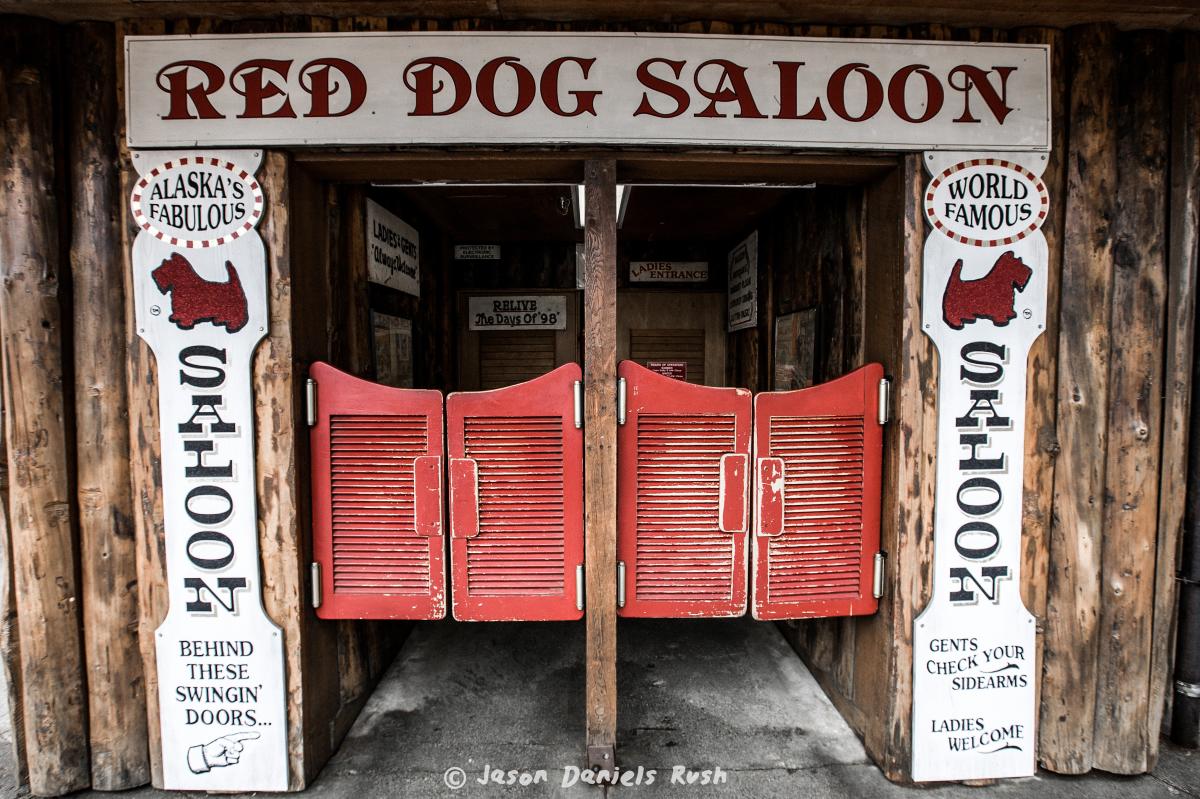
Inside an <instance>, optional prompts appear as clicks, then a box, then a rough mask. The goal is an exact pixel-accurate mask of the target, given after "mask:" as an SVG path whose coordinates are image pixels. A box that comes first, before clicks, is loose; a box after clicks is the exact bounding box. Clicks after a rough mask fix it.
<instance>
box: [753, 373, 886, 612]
mask: <svg viewBox="0 0 1200 799" xmlns="http://www.w3.org/2000/svg"><path fill="white" fill-rule="evenodd" d="M882 380H883V367H882V366H881V365H879V364H877V363H875V364H868V365H866V366H864V367H862V368H861V369H858V370H856V371H854V372H851V373H850V374H848V375H845V376H844V377H840V378H838V379H836V380H832V381H830V382H828V383H823V384H821V385H819V386H813V387H811V388H806V389H801V390H799V391H783V392H774V393H765V394H758V395H757V396H755V398H754V453H755V480H756V486H755V506H756V507H755V511H756V512H755V524H754V528H755V530H754V533H755V534H754V601H753V605H752V611H753V615H754V618H756V619H763V620H768V619H801V618H817V617H825V616H856V615H862V614H869V613H874V612H875V611H876V609H877V608H878V606H879V600H878V599H877V598H876V596H875V558H876V554H877V553H878V551H879V503H880V487H881V486H880V480H881V475H880V472H881V466H882V459H883V433H882V422H881V420H880V414H879V407H880V404H879V403H880V385H881V381H882Z"/></svg>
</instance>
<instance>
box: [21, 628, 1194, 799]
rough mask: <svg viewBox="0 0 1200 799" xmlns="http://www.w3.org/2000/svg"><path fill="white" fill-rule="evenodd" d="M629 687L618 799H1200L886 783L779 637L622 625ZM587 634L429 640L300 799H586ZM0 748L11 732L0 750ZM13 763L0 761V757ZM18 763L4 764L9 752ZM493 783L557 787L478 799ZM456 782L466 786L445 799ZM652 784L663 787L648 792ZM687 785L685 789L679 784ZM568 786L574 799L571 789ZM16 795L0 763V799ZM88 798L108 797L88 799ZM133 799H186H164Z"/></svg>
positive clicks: (1148, 785)
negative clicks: (627, 777) (625, 772)
mask: <svg viewBox="0 0 1200 799" xmlns="http://www.w3.org/2000/svg"><path fill="white" fill-rule="evenodd" d="M617 640H618V642H619V657H620V663H619V665H618V675H619V676H618V680H619V688H620V692H619V696H620V704H619V708H618V718H619V720H620V735H619V739H620V741H621V744H620V748H619V750H618V761H619V762H620V763H621V764H622V767H623V768H627V769H632V770H633V773H634V777H635V778H636V776H637V768H638V767H639V766H640V767H642V769H643V772H642V774H643V784H641V785H633V786H630V787H623V788H616V789H611V790H609V791H608V792H607V793H608V795H610V796H613V797H621V796H626V797H641V796H645V797H709V796H711V797H755V799H768V798H769V797H789V799H791V798H793V797H806V798H807V797H813V798H814V799H815V798H816V797H848V798H849V797H853V799H858V798H859V797H872V798H873V797H880V798H881V799H891V798H893V797H904V799H946V798H951V797H953V798H958V797H962V798H964V799H965V797H971V799H978V797H981V796H987V797H989V799H990V798H991V797H1012V798H1014V799H1016V798H1018V797H1020V798H1022V799H1024V798H1025V797H1029V799H1033V798H1034V797H1036V798H1037V799H1045V797H1063V798H1064V799H1085V798H1087V799H1091V798H1092V797H1101V798H1106V797H1112V799H1139V798H1141V797H1145V798H1146V799H1158V798H1159V797H1196V798H1197V799H1200V753H1196V752H1186V751H1184V750H1179V749H1175V748H1172V747H1170V746H1169V745H1167V744H1164V745H1163V757H1162V759H1161V762H1160V764H1159V767H1158V768H1157V769H1156V771H1155V773H1154V774H1153V775H1149V776H1144V777H1134V778H1120V777H1112V776H1109V775H1104V774H1095V773H1093V774H1091V775H1088V776H1085V777H1077V778H1067V777H1056V776H1054V775H1049V774H1043V775H1040V776H1038V777H1033V778H1030V779H1026V780H1017V781H1010V782H1006V783H1003V784H1001V785H995V786H991V787H987V788H968V787H964V786H959V785H952V786H944V787H939V788H932V789H931V788H905V787H900V786H896V785H892V784H891V783H889V782H887V781H886V780H885V779H884V778H883V777H882V776H881V775H880V774H879V772H878V770H877V769H876V768H875V767H874V766H873V765H871V764H870V762H869V761H868V760H867V757H866V755H865V753H864V752H863V749H862V746H861V744H860V743H859V741H858V739H857V738H856V737H855V736H854V734H853V733H852V732H851V731H850V729H849V728H848V727H847V726H846V725H845V723H844V722H843V721H842V720H841V717H840V716H839V715H838V714H837V712H836V711H835V710H834V709H833V707H832V705H830V703H829V701H828V700H827V699H826V698H825V696H824V694H823V693H822V692H821V691H820V689H819V688H818V687H817V685H816V683H815V682H814V681H813V679H812V677H811V676H810V675H809V674H808V672H807V670H806V669H805V668H804V667H803V665H802V664H801V662H800V660H799V659H798V658H797V657H796V656H795V654H793V652H792V651H791V649H790V648H789V647H788V646H787V644H786V642H785V641H784V640H783V638H782V637H781V636H780V635H779V633H778V632H777V631H776V630H775V627H774V626H773V625H771V624H761V623H757V622H753V621H751V620H749V619H742V620H732V621H731V620H719V621H715V620H714V621H622V622H621V624H620V626H619V629H618V639H617ZM583 644H584V642H583V625H582V624H458V623H454V622H439V623H434V624H422V625H418V626H417V628H416V630H415V631H414V632H413V634H412V636H411V637H410V638H409V640H408V641H407V643H406V644H405V646H404V648H403V650H402V651H401V653H400V655H399V657H398V658H397V659H396V662H395V663H393V664H392V666H391V668H390V670H389V671H388V673H387V675H386V676H385V677H384V680H383V682H382V683H381V684H380V686H379V689H378V690H377V691H376V692H375V694H374V696H373V697H372V698H371V700H370V701H369V702H368V704H367V706H366V708H365V709H364V711H363V713H362V714H361V716H360V717H359V719H358V721H357V723H356V724H355V726H354V728H353V729H352V730H351V732H350V735H349V736H348V737H347V739H346V742H345V743H344V744H343V746H342V748H341V750H340V751H339V752H338V753H337V755H336V756H335V757H334V758H333V760H332V761H331V762H330V763H329V765H328V766H327V767H326V768H325V770H324V771H323V772H322V774H321V776H320V778H319V779H318V780H317V781H316V782H315V784H314V785H313V786H312V787H310V788H309V790H308V791H306V792H305V795H306V796H310V797H321V798H322V799H374V797H404V798H405V799H407V798H408V797H415V798H417V799H423V798H424V797H452V796H473V797H493V796H497V797H499V796H504V797H517V796H520V797H543V796H546V797H549V796H555V797H559V796H561V797H581V796H586V797H591V798H592V799H602V797H603V796H604V795H605V792H604V791H602V790H600V789H597V788H595V787H593V786H590V785H586V784H584V783H583V782H582V781H581V780H577V781H574V782H572V779H573V778H577V774H578V772H577V771H576V770H575V769H576V767H578V766H579V764H580V763H581V761H582V751H581V749H582V740H583V726H584V717H583V707H582V697H583V649H584V645H583ZM3 735H4V731H3V730H0V737H2V736H3ZM0 748H4V747H0ZM5 751H7V750H5ZM485 766H486V767H488V768H492V769H497V768H498V769H501V770H505V771H507V770H510V769H512V770H519V771H521V772H523V773H525V774H527V775H529V777H530V778H534V777H537V776H539V775H538V770H539V769H540V770H544V771H545V779H546V781H545V782H539V783H537V784H533V785H529V786H527V787H522V786H521V785H519V784H518V785H515V786H511V787H509V786H497V785H481V784H479V783H478V780H479V779H480V778H481V776H482V775H483V774H484V769H485ZM678 766H681V767H683V768H685V769H689V768H690V769H692V770H693V771H695V772H700V773H701V776H699V777H698V779H700V780H702V779H703V776H702V772H703V771H704V770H705V769H716V768H720V769H721V770H722V771H723V773H724V781H723V782H722V783H721V784H717V785H700V784H695V783H694V784H692V785H687V784H683V785H680V784H673V783H672V780H671V777H672V771H673V769H674V768H675V767H678ZM451 769H461V770H462V774H461V777H462V778H463V779H464V780H465V784H463V785H462V787H461V788H459V789H458V790H451V789H450V788H448V787H447V786H446V779H447V773H448V772H450V774H449V779H450V780H451V781H452V782H453V781H454V779H455V778H456V777H458V776H460V775H459V773H458V772H451V771H450V770H451ZM649 770H655V771H656V772H657V773H656V775H655V780H654V783H653V784H646V775H647V773H648V771H649ZM684 778H685V779H686V776H685V777H684ZM564 779H565V781H566V782H567V783H569V784H567V785H564ZM16 795H18V792H17V791H16V790H15V788H14V783H13V780H12V772H11V764H5V763H3V762H0V796H3V797H11V796H16ZM80 796H86V797H89V798H91V799H100V797H111V796H112V794H100V793H90V792H89V793H84V794H80ZM119 796H122V797H126V796H127V797H131V799H133V798H134V797H136V799H148V798H149V797H156V798H159V797H168V796H170V797H178V796H180V794H167V793H163V792H160V791H155V790H153V789H139V790H135V791H130V792H127V793H124V794H120V795H119Z"/></svg>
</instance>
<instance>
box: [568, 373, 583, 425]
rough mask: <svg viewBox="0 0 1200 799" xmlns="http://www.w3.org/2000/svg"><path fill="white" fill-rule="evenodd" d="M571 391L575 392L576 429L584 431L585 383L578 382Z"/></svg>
mask: <svg viewBox="0 0 1200 799" xmlns="http://www.w3.org/2000/svg"><path fill="white" fill-rule="evenodd" d="M571 390H572V391H574V392H575V429H576V430H582V429H583V381H582V380H576V381H575V383H574V385H573V386H572V387H571Z"/></svg>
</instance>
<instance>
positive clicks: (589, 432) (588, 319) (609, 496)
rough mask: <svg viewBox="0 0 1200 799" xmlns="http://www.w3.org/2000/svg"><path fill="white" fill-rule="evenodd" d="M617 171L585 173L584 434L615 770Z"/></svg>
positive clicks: (598, 656) (595, 599) (591, 574)
mask: <svg viewBox="0 0 1200 799" xmlns="http://www.w3.org/2000/svg"><path fill="white" fill-rule="evenodd" d="M616 177H617V168H616V162H615V161H613V160H611V159H605V160H593V161H588V162H587V164H586V166H585V168H584V196H585V206H586V214H587V219H586V224H585V226H584V288H583V341H584V353H583V367H584V371H583V386H584V387H583V431H584V497H585V498H584V537H585V548H586V549H585V551H586V561H587V594H586V596H587V656H586V668H587V677H586V680H587V690H586V699H585V701H586V708H587V746H588V762H589V765H592V766H609V767H611V766H612V764H613V763H612V760H611V759H610V760H609V762H608V763H605V762H604V760H603V757H604V754H605V752H607V753H608V754H609V756H610V758H611V755H612V752H613V751H614V749H615V747H616V739H617V574H616V563H617V406H616V387H617V357H616V353H617V208H616V205H617V186H616Z"/></svg>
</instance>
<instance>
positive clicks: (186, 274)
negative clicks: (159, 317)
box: [150, 252, 250, 333]
mask: <svg viewBox="0 0 1200 799" xmlns="http://www.w3.org/2000/svg"><path fill="white" fill-rule="evenodd" d="M225 271H226V272H227V273H228V274H229V281H228V282H226V283H217V282H215V281H211V280H205V279H204V278H202V277H200V276H199V275H198V274H196V270H195V269H194V268H193V267H192V265H191V263H190V262H189V261H188V259H186V258H184V257H183V256H182V255H180V254H179V253H177V252H176V253H171V257H170V258H168V259H166V260H165V261H163V262H162V265H161V266H159V267H158V268H157V269H155V270H154V271H153V272H151V273H150V277H152V278H154V283H155V285H157V286H158V290H159V291H161V292H162V293H163V294H170V295H171V316H170V317H169V318H170V321H172V322H174V323H175V324H176V326H178V327H179V328H180V329H182V330H191V329H192V328H193V327H195V326H196V325H197V324H198V323H200V322H211V323H212V324H214V325H220V326H222V327H224V328H225V329H226V330H228V331H229V332H230V333H236V332H238V331H239V330H241V329H242V328H243V327H245V326H246V322H248V321H250V313H249V311H248V310H247V308H246V292H245V291H243V290H242V281H241V279H240V278H239V277H238V273H237V269H235V268H234V266H233V262H232V261H226V262H225Z"/></svg>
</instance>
